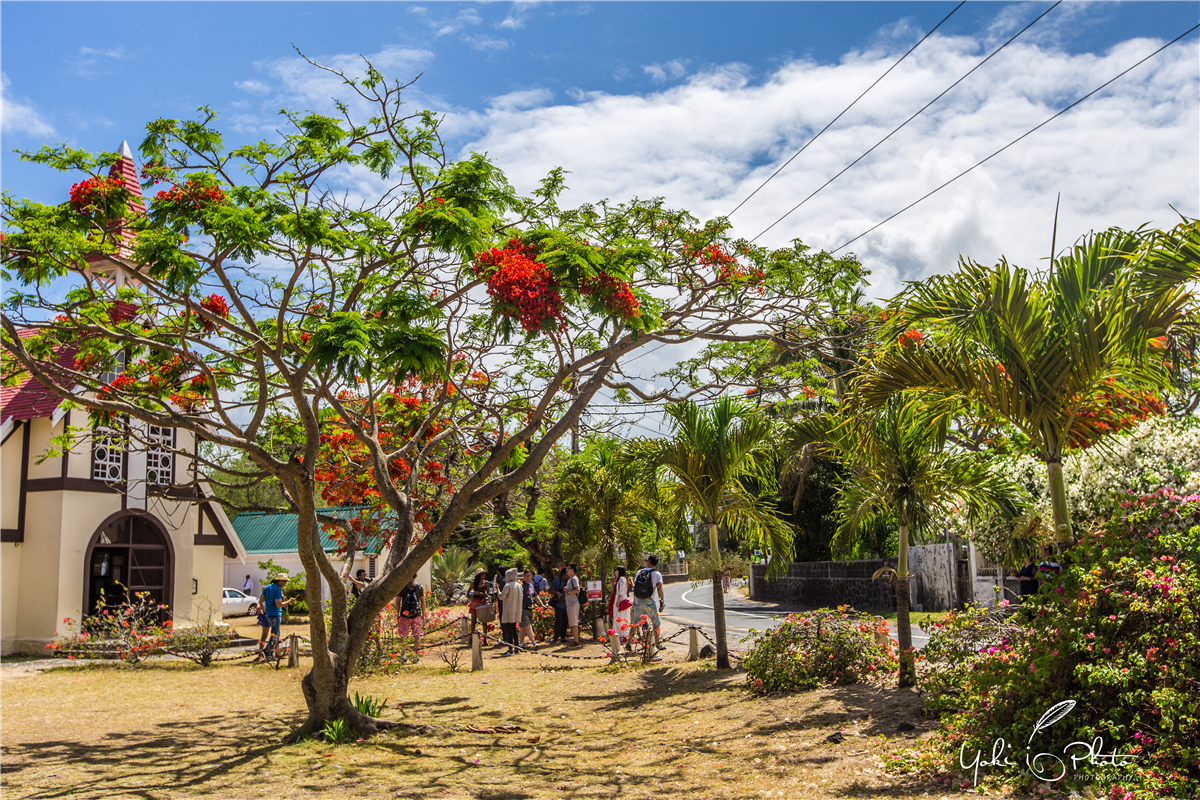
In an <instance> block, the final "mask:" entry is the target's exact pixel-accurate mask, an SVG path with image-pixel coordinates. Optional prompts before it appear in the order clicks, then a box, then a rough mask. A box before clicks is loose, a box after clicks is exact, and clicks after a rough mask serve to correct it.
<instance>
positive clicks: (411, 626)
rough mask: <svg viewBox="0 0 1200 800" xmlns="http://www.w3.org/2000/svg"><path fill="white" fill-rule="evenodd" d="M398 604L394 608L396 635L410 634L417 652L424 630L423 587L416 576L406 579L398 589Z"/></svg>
mask: <svg viewBox="0 0 1200 800" xmlns="http://www.w3.org/2000/svg"><path fill="white" fill-rule="evenodd" d="M399 600H400V605H399V606H397V608H396V635H397V636H399V637H401V638H403V637H405V636H412V637H413V641H414V642H415V643H416V649H417V652H418V653H420V652H421V635H422V634H423V633H424V632H425V588H424V587H423V586H421V584H419V583H417V577H416V576H415V575H414V576H413V577H411V578H409V579H408V585H407V586H405V587H404V588H403V589H401V590H400V598H399Z"/></svg>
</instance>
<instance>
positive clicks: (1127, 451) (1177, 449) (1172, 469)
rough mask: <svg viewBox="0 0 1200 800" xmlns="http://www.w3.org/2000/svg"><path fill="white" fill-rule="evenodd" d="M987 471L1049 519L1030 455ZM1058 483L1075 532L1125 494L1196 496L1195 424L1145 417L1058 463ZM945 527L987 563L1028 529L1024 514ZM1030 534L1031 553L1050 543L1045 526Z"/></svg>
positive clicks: (1198, 443) (1199, 460)
mask: <svg viewBox="0 0 1200 800" xmlns="http://www.w3.org/2000/svg"><path fill="white" fill-rule="evenodd" d="M992 469H993V471H995V472H996V473H998V474H999V475H1001V476H1002V477H1005V478H1008V479H1009V480H1011V481H1012V482H1013V483H1015V484H1017V485H1018V486H1023V487H1024V488H1025V489H1026V491H1028V492H1029V493H1030V495H1031V496H1032V499H1033V502H1032V508H1031V509H1030V514H1036V515H1037V516H1039V517H1040V518H1041V519H1042V520H1050V519H1052V518H1053V514H1052V513H1051V511H1050V495H1049V493H1048V491H1047V489H1046V465H1045V464H1043V463H1042V462H1041V461H1039V460H1038V459H1037V457H1036V456H1034V455H1032V454H1021V455H1016V456H1009V457H1005V458H1000V459H997V460H996V461H995V462H994V464H993V467H992ZM1063 478H1064V480H1065V482H1066V488H1067V504H1068V505H1069V507H1070V509H1071V522H1072V524H1073V525H1074V526H1075V527H1076V528H1083V527H1087V525H1088V524H1089V523H1090V522H1091V521H1092V520H1094V519H1096V518H1097V517H1107V516H1108V515H1109V514H1111V513H1112V512H1113V511H1114V510H1115V509H1117V508H1119V503H1120V502H1121V501H1122V500H1124V499H1127V498H1128V492H1130V491H1132V492H1134V493H1136V494H1144V493H1148V492H1154V491H1157V490H1158V489H1159V487H1162V486H1173V487H1175V489H1176V490H1177V491H1178V492H1179V493H1180V494H1184V495H1187V494H1192V493H1196V492H1200V421H1198V420H1196V419H1194V418H1183V419H1171V418H1164V417H1150V418H1149V419H1146V420H1143V421H1142V422H1140V423H1138V424H1137V425H1135V426H1134V427H1133V428H1132V429H1131V430H1129V431H1128V432H1126V433H1125V434H1123V435H1116V436H1109V437H1107V438H1106V439H1105V446H1104V447H1093V448H1090V449H1088V450H1082V451H1075V452H1073V453H1071V454H1069V455H1068V457H1067V459H1066V460H1065V461H1064V462H1063ZM950 522H951V526H952V528H954V530H955V532H956V533H959V534H961V535H964V536H970V537H971V538H972V539H973V540H974V541H975V546H976V547H979V548H980V549H981V550H983V551H984V553H985V554H986V555H987V556H988V557H989V558H992V559H996V558H1004V557H1005V556H1006V551H1007V550H1009V549H1010V548H1009V543H1010V541H1011V534H1012V533H1013V532H1014V531H1017V532H1018V533H1019V532H1021V531H1023V530H1028V528H1027V527H1026V523H1027V522H1028V515H1027V516H1025V517H1023V518H1021V519H1018V520H1009V521H1008V522H1004V521H1003V520H1000V519H996V520H994V521H992V522H990V523H984V524H983V525H978V526H976V527H975V529H974V530H971V529H970V527H969V526H967V525H966V523H965V522H964V521H963V520H962V519H960V518H952V519H951V520H950ZM1032 535H1033V536H1034V540H1033V541H1032V542H1031V543H1030V549H1032V551H1033V552H1036V549H1037V547H1039V546H1040V545H1041V544H1042V543H1043V542H1044V541H1048V540H1049V539H1050V538H1052V536H1051V534H1050V531H1049V529H1048V527H1047V528H1045V529H1044V530H1043V529H1036V530H1035V531H1033V532H1032ZM1016 555H1019V553H1018V554H1016Z"/></svg>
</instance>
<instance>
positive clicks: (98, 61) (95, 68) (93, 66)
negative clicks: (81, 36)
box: [68, 47, 137, 80]
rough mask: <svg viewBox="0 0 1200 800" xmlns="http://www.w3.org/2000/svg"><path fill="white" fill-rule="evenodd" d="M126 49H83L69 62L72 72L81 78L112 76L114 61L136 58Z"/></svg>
mask: <svg viewBox="0 0 1200 800" xmlns="http://www.w3.org/2000/svg"><path fill="white" fill-rule="evenodd" d="M136 57H137V56H135V55H134V54H132V53H130V52H128V51H127V50H126V49H125V48H124V47H112V48H108V49H106V50H103V49H97V48H94V47H81V48H79V52H78V53H77V54H75V55H74V56H72V57H71V59H70V60H69V61H68V63H69V65H70V67H71V71H72V72H74V73H75V74H76V75H78V76H79V77H81V78H87V79H88V80H91V79H92V78H98V77H100V76H101V75H111V74H112V70H111V69H109V65H110V63H111V62H113V61H130V60H132V59H134V58H136Z"/></svg>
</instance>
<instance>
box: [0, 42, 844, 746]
mask: <svg viewBox="0 0 1200 800" xmlns="http://www.w3.org/2000/svg"><path fill="white" fill-rule="evenodd" d="M314 68H321V67H319V66H316V65H315V66H314ZM322 69H323V68H322ZM336 74H338V75H339V76H341V78H342V79H343V80H344V81H345V87H346V98H345V99H344V101H343V102H338V103H336V111H335V112H333V113H331V114H322V113H316V112H309V113H304V114H293V113H286V114H284V116H283V117H282V121H283V123H284V130H283V132H282V133H281V134H280V135H279V136H278V137H276V138H274V139H272V140H269V141H261V142H256V143H253V144H248V145H244V146H230V145H227V144H226V141H225V139H224V138H223V137H222V135H221V133H220V132H219V131H218V130H217V128H216V126H215V125H216V115H215V114H213V113H212V112H210V111H208V110H202V111H201V114H200V116H199V118H198V119H195V120H172V119H159V120H155V121H153V122H151V123H150V124H149V126H148V127H147V136H146V138H145V140H144V141H143V142H142V144H141V154H142V157H143V158H144V160H145V166H144V178H145V179H146V181H147V182H148V183H150V182H153V183H162V184H164V185H165V186H167V187H168V188H165V189H163V190H162V191H160V192H159V193H158V194H157V195H156V196H155V197H154V198H153V199H152V200H151V201H150V202H149V208H148V211H147V213H145V214H142V213H139V212H138V211H137V210H136V209H137V207H138V205H139V204H138V203H136V202H134V201H135V200H136V198H133V197H130V196H126V195H128V194H129V192H128V189H127V188H125V187H124V186H114V185H112V182H111V181H110V180H109V179H108V178H106V177H105V176H104V174H103V173H104V170H106V169H107V168H109V167H110V166H111V165H114V164H117V163H118V161H119V156H118V155H117V154H114V153H108V154H100V155H92V154H89V153H85V152H82V151H79V150H73V149H70V148H67V147H65V146H58V147H47V148H44V149H43V150H41V151H40V152H37V153H27V154H25V155H24V157H25V158H26V159H28V160H31V161H35V162H38V163H41V164H45V165H47V166H49V167H52V168H56V169H59V170H63V171H66V172H71V171H75V172H81V173H83V174H84V176H85V179H84V181H83V183H84V184H87V186H88V187H90V188H87V189H86V190H77V191H73V192H72V194H71V198H70V199H69V200H68V201H66V202H64V203H62V204H59V205H53V206H47V205H43V204H39V203H35V202H32V201H28V200H20V199H16V198H14V197H13V196H11V195H7V194H6V195H5V197H4V200H3V219H4V225H5V234H6V238H5V239H4V242H3V269H4V278H5V280H6V283H8V285H9V286H10V287H12V288H11V289H10V291H9V294H8V296H7V297H6V299H5V305H4V314H3V318H2V325H3V347H4V350H5V352H6V354H7V359H6V366H5V369H6V372H7V373H8V375H7V377H10V378H11V377H14V376H15V375H16V374H17V373H18V372H20V371H25V372H27V373H31V374H32V375H33V377H34V378H36V379H37V380H38V381H40V382H41V383H42V384H44V385H45V386H46V387H48V388H49V389H50V390H51V391H53V392H55V393H57V394H58V395H59V396H61V397H63V398H79V401H78V402H79V403H80V404H81V405H82V406H84V407H86V408H87V409H89V411H90V414H91V417H92V419H93V421H94V422H96V423H97V424H105V425H108V426H111V427H114V428H120V429H121V430H122V431H123V432H124V434H125V435H128V436H131V437H136V436H137V431H138V430H139V429H141V428H143V427H144V426H146V425H154V426H167V427H173V428H178V429H182V430H186V431H190V432H191V433H193V434H195V436H196V437H197V438H198V439H199V440H201V441H202V442H203V443H204V446H203V447H201V448H197V450H196V451H195V452H192V453H189V454H187V455H189V456H191V457H194V458H196V459H197V463H198V466H199V472H198V473H197V476H196V480H204V479H206V480H208V481H210V482H219V481H221V480H222V478H223V477H225V478H228V479H229V481H230V482H231V483H244V482H245V481H246V480H253V479H256V478H260V477H263V476H266V477H268V478H270V479H271V480H274V481H277V482H278V484H279V486H280V487H281V489H282V492H283V494H284V495H285V497H286V502H287V503H288V506H289V507H290V508H291V509H292V510H293V511H294V512H295V513H296V514H297V515H298V518H299V522H298V533H297V536H298V541H297V544H298V551H299V556H300V560H301V561H302V563H303V565H304V569H305V572H306V575H307V578H308V590H307V591H308V598H307V599H308V602H309V604H310V606H312V607H320V606H321V603H322V598H321V596H320V586H321V580H320V579H321V578H324V580H325V581H326V582H327V583H329V584H330V585H332V586H337V585H338V584H339V582H340V580H341V576H340V575H339V573H338V570H337V568H336V567H335V565H334V562H333V561H332V560H330V558H329V557H328V556H327V555H326V554H325V553H324V552H323V549H322V547H321V539H320V528H321V525H322V524H324V522H329V521H324V522H323V520H322V519H321V518H320V516H319V513H318V508H320V507H321V505H322V504H323V498H322V497H321V495H320V489H321V488H322V485H323V484H324V485H325V486H327V487H334V489H333V490H336V487H337V486H338V485H342V486H343V487H346V486H351V485H354V483H355V481H357V480H359V478H363V480H366V481H369V484H370V489H371V491H373V492H377V493H378V503H377V505H378V507H379V508H380V509H383V508H384V507H386V514H385V515H382V517H383V518H385V520H386V521H385V522H384V524H386V525H387V526H388V527H389V530H388V531H387V534H386V535H387V536H388V537H389V538H390V539H391V543H392V546H391V549H390V551H389V552H388V556H387V558H386V560H384V563H383V564H382V567H381V569H380V571H379V574H378V577H377V578H376V579H375V580H374V581H373V582H372V583H371V584H370V585H369V587H368V588H367V589H366V590H365V591H364V592H363V593H362V595H361V596H360V597H359V599H358V601H357V602H356V603H355V604H354V606H353V608H352V609H351V608H348V607H347V602H346V598H345V597H344V596H343V593H341V592H338V591H334V592H332V597H331V599H330V601H329V616H328V620H329V622H328V623H327V622H326V619H327V617H326V616H324V615H322V614H313V615H312V616H311V618H310V628H311V639H312V642H313V662H312V668H311V670H310V671H309V672H308V673H307V674H306V676H305V677H304V679H303V681H302V688H303V692H304V697H305V700H306V702H307V706H308V718H307V721H306V723H305V724H304V725H303V726H302V727H301V728H300V729H299V730H298V731H297V732H296V733H297V734H304V733H308V732H312V731H314V730H319V729H320V728H321V727H322V726H323V725H324V723H325V722H326V721H327V720H331V719H344V720H346V722H347V723H348V724H349V725H350V727H351V728H353V729H354V730H356V731H357V732H358V733H359V734H362V735H368V734H370V733H372V732H374V731H376V730H378V729H379V728H381V727H389V726H395V725H396V723H394V722H386V721H384V720H380V719H375V718H371V717H367V716H365V715H363V714H360V713H358V712H357V711H355V709H354V708H353V706H352V705H351V704H350V703H349V702H348V700H347V697H346V689H347V685H348V682H349V680H350V676H351V672H352V670H353V665H354V664H355V661H356V659H357V655H358V653H359V651H360V649H361V647H362V645H363V643H364V641H365V639H366V637H367V636H368V634H369V632H370V631H371V630H372V627H373V625H374V622H375V619H376V617H377V615H378V614H379V612H380V610H381V609H383V608H384V606H385V605H386V604H387V603H388V602H389V601H390V600H391V599H392V598H394V597H395V596H396V595H397V593H398V592H399V591H400V589H401V588H402V587H403V586H404V585H405V583H407V581H408V580H409V579H410V578H411V577H412V576H413V575H414V574H415V573H416V571H417V569H418V567H419V566H420V565H421V564H422V563H424V562H425V561H427V560H429V558H430V557H431V556H432V555H433V554H434V553H435V552H437V550H438V549H439V548H440V547H441V546H442V545H443V544H444V543H445V542H446V541H447V540H448V539H449V537H450V536H451V535H452V534H453V533H454V531H455V529H456V528H457V527H458V526H459V525H460V524H461V523H462V522H463V521H464V520H465V519H467V517H468V515H470V514H472V513H473V512H475V511H476V510H477V509H479V508H481V507H482V506H484V505H485V504H487V503H489V502H491V501H492V500H494V499H495V498H496V497H498V496H500V495H502V494H504V493H506V492H511V491H513V490H514V489H515V488H516V487H518V486H520V485H521V484H522V482H525V481H527V480H529V478H530V477H531V476H532V475H533V473H534V472H535V471H536V470H537V469H538V467H539V466H540V465H541V464H542V462H543V460H544V459H545V458H546V457H547V455H548V454H549V453H550V452H551V450H552V448H553V447H554V445H555V442H556V441H557V440H558V439H559V438H560V437H561V436H563V434H564V433H566V432H567V431H569V430H570V429H571V427H572V426H573V425H574V424H575V423H576V422H577V420H578V419H579V416H580V414H581V412H582V411H583V410H584V409H585V408H586V406H587V405H588V404H589V403H591V402H592V401H593V398H595V397H596V395H597V392H599V391H601V389H603V388H604V387H606V386H608V387H618V386H620V385H622V384H627V383H630V382H631V380H632V378H633V377H634V376H635V375H636V371H629V372H626V371H625V370H623V368H622V364H623V363H627V362H628V361H629V357H630V354H632V353H635V352H636V351H638V350H639V349H642V348H645V347H646V346H647V345H652V346H659V345H660V344H661V345H667V344H680V343H686V342H693V341H704V340H714V341H760V340H768V339H772V338H777V337H779V336H780V334H781V333H782V332H783V331H784V330H785V329H786V331H787V332H788V338H787V341H788V342H791V343H792V345H793V346H795V347H798V348H803V347H810V346H815V344H816V340H815V339H806V338H805V337H804V336H803V335H802V334H798V332H800V331H803V329H804V328H805V326H806V325H813V324H815V323H816V322H817V321H818V320H819V319H820V318H821V317H823V316H826V315H827V314H828V311H829V303H828V300H827V297H828V295H829V294H830V293H831V292H834V291H841V290H844V288H845V287H846V286H848V285H853V284H854V283H856V282H857V281H858V280H859V279H860V270H859V266H858V264H857V262H856V261H855V260H853V259H841V260H838V259H834V258H832V257H831V256H829V255H828V254H824V253H810V252H807V250H806V249H805V248H804V247H803V246H802V245H800V244H799V243H796V244H795V245H794V246H792V247H788V248H783V249H778V250H767V249H765V248H760V247H754V246H751V245H750V244H749V243H747V242H744V241H731V240H730V238H729V236H728V235H727V233H726V231H727V225H726V223H724V221H721V220H718V221H715V222H711V223H707V224H700V223H699V222H698V221H697V220H695V219H694V218H693V217H692V216H690V215H689V214H687V213H686V212H683V211H674V210H670V209H668V208H667V207H665V205H664V204H663V203H662V202H660V201H640V200H634V201H631V202H629V203H624V204H610V203H599V204H595V205H584V206H581V207H579V208H576V209H565V208H562V207H560V205H559V203H558V197H559V194H560V192H561V191H562V189H563V175H562V172H561V171H559V170H553V171H551V172H550V173H549V175H548V176H547V178H546V179H545V180H544V181H543V182H542V183H541V185H540V186H539V187H538V188H537V189H536V190H535V191H534V192H533V193H532V195H530V196H523V195H520V194H518V193H517V192H516V191H514V189H513V188H512V187H511V186H510V185H509V184H508V182H507V181H506V180H505V178H504V176H503V174H502V173H501V172H500V170H499V169H498V168H497V167H496V166H495V165H494V164H493V163H491V162H490V161H489V160H488V159H487V158H486V157H485V156H483V155H480V154H478V153H472V154H469V155H467V156H464V157H462V158H458V159H455V158H450V157H448V156H447V155H446V153H445V149H444V146H443V144H442V140H441V138H440V136H439V134H438V125H437V118H436V116H435V115H434V114H433V113H431V112H427V111H413V112H410V111H409V110H408V109H407V107H406V106H405V105H404V104H403V101H402V95H403V91H404V89H405V88H406V86H405V85H397V84H394V83H391V82H389V81H387V80H385V79H384V78H383V76H382V75H380V74H379V73H378V72H377V71H375V70H374V68H372V67H371V66H370V65H369V64H368V65H366V67H365V69H364V72H363V74H362V75H360V76H357V77H353V76H349V75H346V74H344V73H341V72H338V73H336ZM732 254H736V256H735V255H732ZM97 263H102V264H103V265H105V266H106V270H98V269H96V268H95V267H96V265H97ZM114 276H120V278H119V279H115V280H114ZM56 281H57V282H58V283H54V282H56ZM52 283H54V286H53V287H51V284H52ZM63 288H65V291H60V289H63ZM64 352H74V353H76V357H75V358H74V359H73V360H72V359H64V358H63V357H61V356H62V354H63V353H64ZM623 360H624V361H623ZM625 369H626V370H627V369H628V368H627V367H626V368H625ZM106 372H109V373H112V372H116V373H118V374H117V376H116V377H115V378H109V377H106V376H105V373H106ZM642 383H643V385H644V383H645V382H644V381H642ZM718 384H719V382H709V385H708V388H710V389H711V390H719V389H720V388H721V387H720V386H719V385H718ZM691 390H695V389H694V388H693V389H691ZM691 390H689V391H691ZM414 401H415V402H414ZM211 450H215V451H219V452H220V453H223V454H225V456H224V457H222V458H216V457H210V456H209V455H207V453H208V452H209V451H211ZM229 453H240V454H243V455H244V459H240V460H239V459H230V458H229V457H228V454H229ZM433 462H438V463H439V466H437V467H435V466H434V464H433ZM231 463H238V464H248V465H250V466H248V467H246V468H244V469H238V470H237V471H236V472H234V473H229V472H228V471H227V472H226V473H221V472H220V469H221V467H222V466H223V465H224V466H226V467H227V468H228V465H229V464H231ZM364 476H367V477H364ZM435 478H436V480H435ZM186 485H188V482H187V481H184V486H185V487H186ZM363 485H364V486H366V484H363ZM344 497H345V499H346V500H350V499H353V498H354V495H353V494H352V493H349V492H347V493H345V494H344ZM374 502H375V501H374V499H373V498H372V500H371V503H374ZM418 519H424V520H425V522H426V525H425V526H424V529H423V530H422V529H421V527H419V526H418V525H417V522H418Z"/></svg>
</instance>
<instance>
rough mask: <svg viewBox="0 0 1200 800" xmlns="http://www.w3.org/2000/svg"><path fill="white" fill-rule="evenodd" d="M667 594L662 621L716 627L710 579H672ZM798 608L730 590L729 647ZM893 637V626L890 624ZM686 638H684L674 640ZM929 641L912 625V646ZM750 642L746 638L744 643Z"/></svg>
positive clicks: (727, 610) (727, 597)
mask: <svg viewBox="0 0 1200 800" xmlns="http://www.w3.org/2000/svg"><path fill="white" fill-rule="evenodd" d="M663 591H664V593H665V594H666V599H667V607H666V610H665V611H664V612H663V614H662V616H663V622H664V623H666V622H674V623H676V624H677V625H685V626H686V625H699V626H700V627H701V628H703V629H704V630H705V631H706V632H707V633H708V634H709V635H710V636H711V635H713V633H714V631H715V630H716V627H715V624H714V622H713V611H712V583H711V581H705V582H704V583H701V584H700V585H699V586H698V587H696V588H695V589H693V588H692V584H691V583H690V582H689V581H684V582H682V583H671V584H667V585H666V586H665V587H663ZM799 610H800V609H797V608H793V607H789V606H781V605H778V604H775V603H758V602H754V601H752V600H747V599H746V598H745V597H744V596H742V595H740V594H735V593H734V592H730V593H729V594H726V595H725V629H726V631H727V635H728V642H729V645H730V648H731V649H736V650H740V649H742V648H743V647H745V646H746V645H743V644H739V642H740V640H742V639H744V638H745V637H747V636H749V635H750V631H751V629H754V630H759V631H765V630H770V629H771V628H773V627H775V626H776V625H777V624H779V620H780V619H782V618H783V617H785V616H787V615H788V614H790V613H792V612H794V611H799ZM891 628H892V638H893V639H895V638H896V626H895V625H894V624H893V625H892V626H891ZM676 641H685V640H676ZM928 642H929V637H928V636H926V635H925V632H924V631H922V630H921V629H920V628H919V627H917V626H915V625H914V626H913V646H914V647H916V648H917V649H918V650H920V649H921V648H923V647H924V646H925V645H926V644H927V643H928ZM746 644H747V645H748V644H749V643H748V642H747V643H746Z"/></svg>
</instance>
